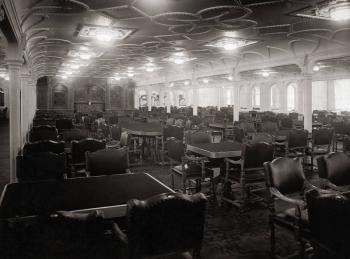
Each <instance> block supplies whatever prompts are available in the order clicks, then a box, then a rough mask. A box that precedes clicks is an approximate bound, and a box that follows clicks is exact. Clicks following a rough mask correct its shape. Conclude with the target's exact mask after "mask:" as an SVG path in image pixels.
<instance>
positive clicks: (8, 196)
mask: <svg viewBox="0 0 350 259" xmlns="http://www.w3.org/2000/svg"><path fill="white" fill-rule="evenodd" d="M168 192H174V191H173V190H172V189H170V188H169V187H167V186H166V185H164V184H163V183H161V182H160V181H158V180H156V179H155V178H154V177H152V176H150V175H149V174H146V173H139V174H121V175H110V176H96V177H88V178H74V179H66V180H62V181H54V180H50V181H39V182H23V183H12V184H8V185H6V187H5V189H4V191H3V193H2V195H1V199H0V219H9V218H11V219H13V218H16V217H18V218H22V219H23V218H32V217H35V216H36V215H38V214H44V215H45V214H46V215H51V214H53V213H54V212H55V211H58V210H66V211H80V212H83V211H85V212H88V211H93V210H99V211H100V212H101V213H102V215H103V216H104V217H105V218H114V217H121V216H125V213H126V203H127V201H128V200H130V199H133V198H136V199H147V198H149V197H152V196H154V195H157V194H160V193H168Z"/></svg>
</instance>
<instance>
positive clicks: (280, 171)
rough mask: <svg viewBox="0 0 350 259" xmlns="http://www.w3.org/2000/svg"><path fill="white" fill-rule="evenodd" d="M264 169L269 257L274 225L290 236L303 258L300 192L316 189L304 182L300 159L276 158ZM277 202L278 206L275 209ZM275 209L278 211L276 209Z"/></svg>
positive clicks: (304, 218) (303, 210) (305, 221)
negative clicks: (267, 209) (266, 191)
mask: <svg viewBox="0 0 350 259" xmlns="http://www.w3.org/2000/svg"><path fill="white" fill-rule="evenodd" d="M264 168H265V174H266V185H267V189H268V191H269V196H268V204H269V210H270V215H269V226H270V231H271V236H270V245H271V257H272V258H274V257H275V243H276V240H275V226H279V227H282V228H284V229H286V230H288V231H290V232H291V233H293V234H294V238H295V240H296V241H297V242H298V243H299V252H298V253H299V256H300V257H301V258H303V257H304V254H305V242H306V241H305V234H306V233H307V232H308V215H307V210H306V203H305V200H304V193H305V191H306V190H308V189H316V190H319V189H318V188H317V187H315V186H313V185H312V184H311V183H310V182H308V181H307V180H306V178H305V174H304V170H303V166H302V161H301V158H288V157H279V158H276V159H275V160H273V161H272V162H267V163H265V164H264ZM320 191H321V192H324V193H325V192H326V191H325V190H320ZM278 202H279V206H276V203H278ZM281 202H282V204H281ZM283 204H284V205H283ZM278 207H279V208H282V209H279V210H278V209H277V208H278Z"/></svg>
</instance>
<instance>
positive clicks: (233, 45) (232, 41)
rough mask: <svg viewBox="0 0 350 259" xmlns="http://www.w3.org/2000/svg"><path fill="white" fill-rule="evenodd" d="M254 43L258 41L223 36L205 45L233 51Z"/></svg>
mask: <svg viewBox="0 0 350 259" xmlns="http://www.w3.org/2000/svg"><path fill="white" fill-rule="evenodd" d="M254 43H257V41H255V40H246V39H242V38H234V37H221V38H218V39H215V40H213V41H212V42H209V43H208V44H206V45H205V46H208V47H215V48H220V49H224V50H231V51H232V50H235V49H237V48H241V47H245V46H248V45H251V44H254Z"/></svg>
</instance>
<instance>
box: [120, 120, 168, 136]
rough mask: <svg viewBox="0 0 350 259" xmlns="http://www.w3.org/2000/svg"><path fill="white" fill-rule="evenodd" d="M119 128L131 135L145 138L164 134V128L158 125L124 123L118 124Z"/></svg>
mask: <svg viewBox="0 0 350 259" xmlns="http://www.w3.org/2000/svg"><path fill="white" fill-rule="evenodd" d="M118 126H119V127H121V128H122V129H123V130H125V131H127V132H128V133H129V134H132V135H137V136H143V137H155V136H161V135H162V134H163V130H162V126H161V125H160V124H156V123H147V122H135V121H133V122H122V123H118Z"/></svg>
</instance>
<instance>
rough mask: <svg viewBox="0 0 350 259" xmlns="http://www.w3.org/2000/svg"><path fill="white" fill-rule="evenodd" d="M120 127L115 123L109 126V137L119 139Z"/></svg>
mask: <svg viewBox="0 0 350 259" xmlns="http://www.w3.org/2000/svg"><path fill="white" fill-rule="evenodd" d="M121 134H122V129H121V128H120V127H118V126H116V125H112V126H111V137H112V139H114V140H118V141H119V140H120V137H121Z"/></svg>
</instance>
